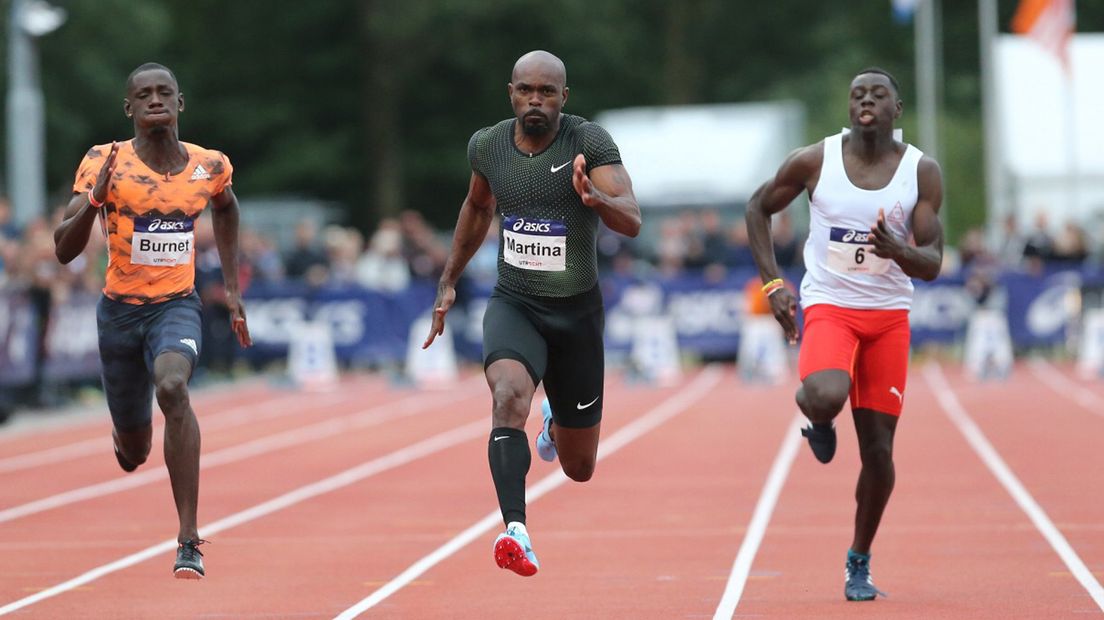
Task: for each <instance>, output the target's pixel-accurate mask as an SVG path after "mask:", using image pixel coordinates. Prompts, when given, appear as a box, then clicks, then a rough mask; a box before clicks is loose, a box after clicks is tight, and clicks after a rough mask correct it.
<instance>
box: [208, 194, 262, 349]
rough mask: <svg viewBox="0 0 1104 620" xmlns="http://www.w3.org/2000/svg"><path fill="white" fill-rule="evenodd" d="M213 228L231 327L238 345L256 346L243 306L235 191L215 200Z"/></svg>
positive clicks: (212, 211)
mask: <svg viewBox="0 0 1104 620" xmlns="http://www.w3.org/2000/svg"><path fill="white" fill-rule="evenodd" d="M211 206H212V209H211V225H212V227H213V228H214V231H215V245H216V246H217V247H218V253H219V262H220V263H222V281H223V287H224V288H225V289H226V307H227V308H228V309H229V310H230V327H231V329H233V330H234V335H235V336H237V337H238V344H240V345H241V346H243V347H248V346H249V345H251V344H253V339H252V338H250V337H249V326H248V324H247V323H246V322H245V304H243V303H242V298H241V288H240V286H239V280H238V220H239V218H240V214H239V210H238V198H237V196H235V195H234V189H233V188H231V187H227V188H226V189H224V190H222V192H220V193H219V194H218V195H216V196H212V197H211Z"/></svg>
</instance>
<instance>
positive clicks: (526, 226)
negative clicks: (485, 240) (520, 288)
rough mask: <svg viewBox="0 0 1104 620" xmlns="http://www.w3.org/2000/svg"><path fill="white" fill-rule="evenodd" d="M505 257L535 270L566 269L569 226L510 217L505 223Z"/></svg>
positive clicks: (513, 262) (552, 221)
mask: <svg viewBox="0 0 1104 620" xmlns="http://www.w3.org/2000/svg"><path fill="white" fill-rule="evenodd" d="M502 258H503V260H505V261H506V263H507V264H509V265H513V266H514V267H518V268H521V269H532V270H535V271H566V270H567V224H565V223H563V222H562V221H560V220H535V219H527V218H524V217H516V216H514V217H508V218H506V219H505V220H503V222H502Z"/></svg>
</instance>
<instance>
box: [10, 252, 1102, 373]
mask: <svg viewBox="0 0 1104 620" xmlns="http://www.w3.org/2000/svg"><path fill="white" fill-rule="evenodd" d="M757 277H758V276H757V274H756V273H755V272H753V271H751V270H741V271H733V272H729V273H728V274H727V275H726V276H725V277H723V278H721V279H719V280H717V279H713V280H711V279H707V278H705V277H703V276H701V275H680V276H678V277H675V278H669V279H647V280H645V279H637V278H617V277H610V278H606V279H604V280H603V281H602V291H603V297H604V299H605V305H606V345H607V351H608V353H609V354H610V357H611V359H612V360H616V359H617V358H618V357H619V356H624V355H625V354H627V353H628V351H629V349H630V347H631V345H632V338H633V329H634V324H635V322H636V320H637V318H639V317H651V316H657V315H660V316H668V317H670V318H671V319H672V320H673V323H674V326H675V331H676V335H677V340H678V344H679V347H680V349H682V350H683V351H684V352H685V353H687V354H690V355H695V356H701V357H706V358H733V357H735V356H736V353H737V351H738V350H739V346H740V331H741V327H742V325H743V324H744V323H745V320H744V319H745V313H746V312H747V303H746V299H745V296H744V286H745V285H746V284H747V282H748V281H749V280H750V279H753V278H757ZM788 279H789V280H790V281H791V282H797V281H799V279H800V274H790V277H788ZM915 285H916V292H915V295H914V298H913V306H912V311H911V313H910V320H911V323H912V342H913V346H914V347H917V346H924V345H926V344H951V343H957V342H961V341H962V339H963V337H964V335H965V332H966V326H967V324H968V322H969V320H970V317H971V316H972V315H973V313H974V312H975V311H976V310H977V308H978V301H977V296H978V294H977V291H976V290H975V289H976V287H975V286H974V285H973V284H971V283H970V282H967V281H965V280H964V279H962V278H940V279H939V280H937V281H935V282H919V281H917V282H916V283H915ZM1100 290H1104V275H1102V274H1098V273H1095V272H1088V271H1080V272H1079V271H1060V272H1055V273H1049V274H1043V275H1029V274H1020V273H1007V274H1003V275H1001V276H1000V277H999V278H998V280H997V281H996V282H995V283H994V286H993V287H992V290H991V291H990V293H989V295H988V296H987V298H986V299H985V304H986V307H988V308H992V309H997V310H1002V311H1004V313H1005V315H1006V316H1007V317H1008V325H1009V331H1010V334H1011V337H1012V342H1013V344H1014V345H1015V346H1016V347H1017V348H1021V349H1022V348H1026V347H1040V346H1042V347H1047V346H1061V345H1064V344H1065V343H1067V342H1070V340H1071V339H1072V337H1073V336H1074V335H1075V332H1074V330H1075V329H1076V328H1077V322H1078V320H1079V318H1080V313H1081V307H1082V299H1081V293H1082V291H1090V293H1086V295H1088V297H1086V302H1085V303H1090V302H1089V299H1090V297H1091V295H1092V293H1091V291H1100ZM435 293H436V290H435V287H434V286H433V285H432V284H427V283H419V284H415V285H413V286H411V287H410V288H408V289H406V290H404V291H401V292H397V293H381V292H377V291H370V290H366V289H362V288H359V287H350V286H342V287H322V288H314V289H312V288H308V287H305V286H298V285H290V284H283V285H276V286H271V285H270V286H264V287H259V286H255V287H253V288H251V289H250V290H249V291H248V292H247V294H246V309H247V313H248V317H249V323H250V331H251V333H252V335H253V339H254V343H255V345H254V347H253V348H251V349H247V350H246V351H244V352H243V353H242V354H241V355H242V356H243V357H244V358H245V359H248V360H251V361H253V362H256V363H258V364H265V363H268V362H272V361H282V360H284V359H285V358H286V356H287V352H288V345H289V342H290V340H291V336H292V334H294V333H295V330H296V327H297V326H298V325H302V324H303V323H305V322H311V321H322V322H325V323H326V324H327V325H328V326H329V328H330V332H331V334H332V336H333V340H334V346H335V352H336V356H337V359H338V361H339V362H340V363H342V364H344V365H353V366H371V367H375V366H379V365H395V364H401V363H402V362H403V361H404V359H405V356H406V351H407V340H408V338H409V336H410V327H411V325H412V324H413V323H414V320H415V319H416V318H417V317H419V316H423V315H426V314H428V313H429V312H430V307H431V305H432V304H433V300H434V296H435ZM489 295H490V290H489V289H487V288H486V287H477V286H473V285H471V284H465V285H463V286H461V287H459V297H458V299H457V303H456V305H455V306H454V307H453V309H452V311H450V312H449V315H448V325H447V328H446V329H447V331H448V333H449V335H450V336H451V337H452V339H453V342H454V345H455V347H456V352H457V354H458V355H459V356H460V357H462V358H465V359H469V360H479V359H480V355H481V349H482V332H483V311H484V309H485V308H486V303H487V298H488V296H489ZM1100 297H1102V299H1104V295H1100ZM98 299H99V296H98V295H83V296H82V295H77V296H74V297H72V298H70V299H67V300H65V302H64V303H59V304H57V305H56V306H55V307H54V308H53V310H52V312H51V316H50V321H49V325H48V331H47V336H46V355H45V356H44V359H45V366H44V375H45V377H46V378H47V379H50V380H55V381H66V380H83V379H89V378H95V377H96V376H98V375H99V355H98V349H97V340H96V339H97V336H96V323H95V315H96V313H95V306H96V302H97V301H98ZM1092 299H1095V298H1092ZM35 334H36V320H35V317H34V314H33V310H32V307H31V305H30V303H29V300H28V299H27V297H26V296H25V295H23V294H21V293H17V292H4V293H0V385H6V386H15V385H22V384H26V383H28V382H30V381H31V380H32V379H33V376H34V365H35V359H36V356H37V346H36V342H35V338H36V337H35Z"/></svg>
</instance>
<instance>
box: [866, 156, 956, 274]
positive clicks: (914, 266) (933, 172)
mask: <svg viewBox="0 0 1104 620" xmlns="http://www.w3.org/2000/svg"><path fill="white" fill-rule="evenodd" d="M916 177H917V184H918V186H919V187H918V190H919V195H918V196H917V198H916V207H914V208H913V210H912V237H913V239H914V240H915V242H916V245H915V246H912V245H909V243H908V242H907V240H905V239H899V238H897V237H896V236H895V235H894V234H893V233H891V232H890V231H889V229H888V228H887V227H886V223H885V214H884V213H883V212H882V211H881V210H879V211H878V221H877V222H875V224H874V227H873V228H871V229H870V232H871V233H872V234H871V240H872V241H873V243H874V254H875V255H877V256H881V257H882V258H891V259H893V260H894V261H895V262H896V263H897V264H898V265H900V266H901V271H904V272H905V274H906V275H908V276H909V277H911V278H920V279H921V280H929V281H930V280H934V279H935V278H936V276H938V275H939V270H940V268H941V267H942V265H943V224H942V223H940V221H939V209H940V207H941V206H942V205H943V173H942V171H941V170H940V169H939V164H938V163H936V161H935V160H934V159H932V158H930V157H926V156H925V157H923V158H922V159H921V160H920V164H919V166H918V167H917V170H916Z"/></svg>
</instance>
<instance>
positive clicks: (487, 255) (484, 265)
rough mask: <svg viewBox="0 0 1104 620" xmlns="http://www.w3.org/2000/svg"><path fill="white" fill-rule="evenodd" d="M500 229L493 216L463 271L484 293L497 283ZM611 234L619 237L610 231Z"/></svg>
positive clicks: (500, 224)
mask: <svg viewBox="0 0 1104 620" xmlns="http://www.w3.org/2000/svg"><path fill="white" fill-rule="evenodd" d="M501 229H502V218H500V217H499V216H497V215H495V216H494V217H493V218H492V219H491V225H490V227H488V228H487V234H486V235H485V236H484V237H483V243H482V245H480V246H479V249H478V250H476V251H475V254H474V255H472V258H471V260H470V261H468V266H467V268H466V269H464V278H466V279H468V280H470V281H471V282H472V283H474V284H476V285H477V286H479V287H480V288H481V289H484V290H486V291H490V290H491V289H492V288H493V287H494V284H495V282H497V281H498V231H499V230H501ZM607 230H608V229H607ZM611 234H613V235H614V236H617V237H620V236H621V235H617V234H616V233H612V231H611ZM599 237H601V233H599Z"/></svg>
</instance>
